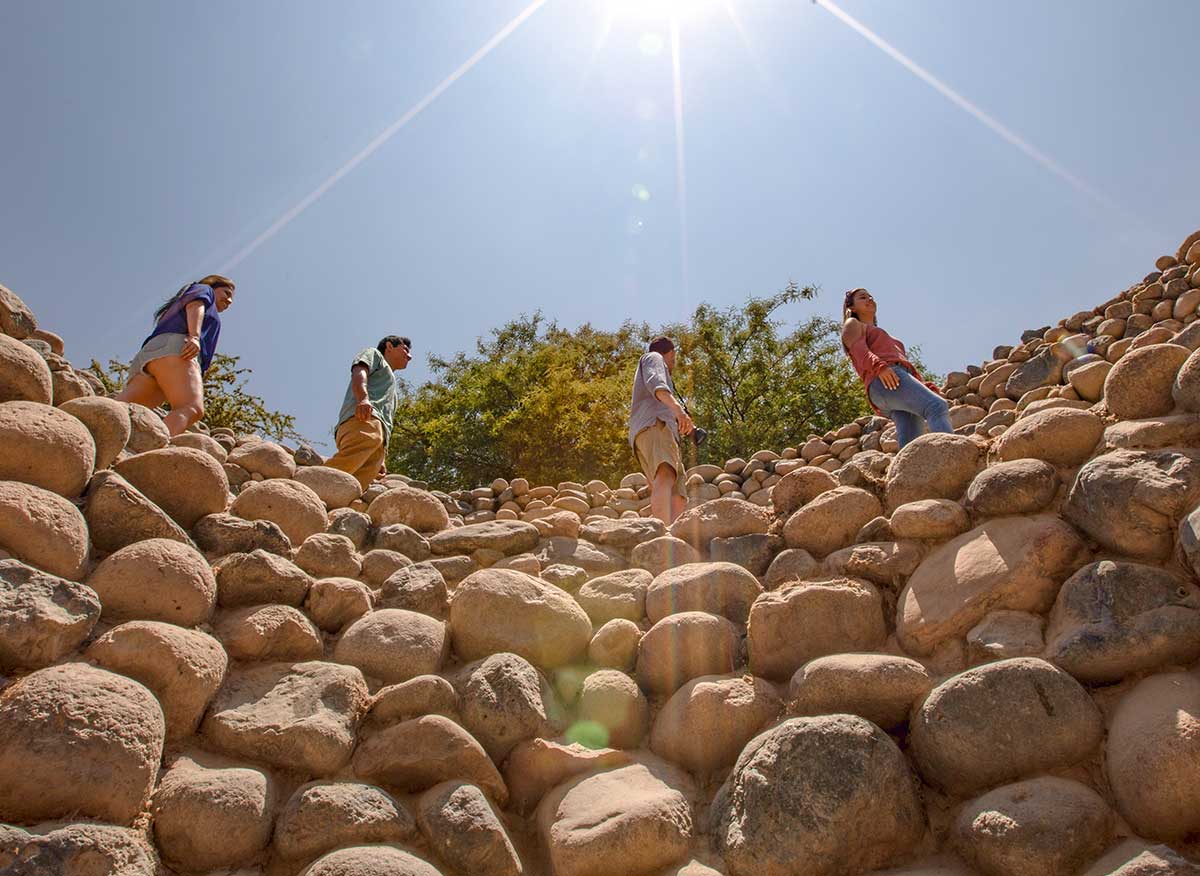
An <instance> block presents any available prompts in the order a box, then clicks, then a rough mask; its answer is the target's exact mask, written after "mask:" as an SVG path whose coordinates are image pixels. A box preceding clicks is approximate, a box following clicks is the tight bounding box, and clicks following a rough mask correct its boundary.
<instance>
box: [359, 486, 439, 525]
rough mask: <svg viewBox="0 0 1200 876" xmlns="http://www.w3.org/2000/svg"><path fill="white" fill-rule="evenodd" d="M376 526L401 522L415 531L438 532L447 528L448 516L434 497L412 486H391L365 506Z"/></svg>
mask: <svg viewBox="0 0 1200 876" xmlns="http://www.w3.org/2000/svg"><path fill="white" fill-rule="evenodd" d="M367 513H368V514H369V515H370V516H371V522H372V523H374V524H375V525H376V526H387V525H389V524H393V523H403V524H404V525H405V526H411V527H412V528H413V529H415V530H416V531H417V532H441V531H442V530H443V529H445V528H446V527H447V526H449V525H450V515H449V514H448V513H446V509H445V507H444V506H443V505H442V503H441V502H439V501H438V500H437V498H436V497H435V496H433V495H432V494H430V493H427V492H425V491H424V490H417V489H413V488H412V487H406V486H398V487H392V488H391V489H389V490H387V492H385V493H383V494H382V495H380V496H378V497H377V498H376V499H374V500H373V501H372V502H371V504H370V505H369V506H368V507H367Z"/></svg>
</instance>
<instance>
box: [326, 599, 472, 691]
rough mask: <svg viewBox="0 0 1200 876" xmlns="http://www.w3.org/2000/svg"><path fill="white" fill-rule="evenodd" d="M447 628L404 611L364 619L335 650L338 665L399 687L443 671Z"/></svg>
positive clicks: (386, 610) (371, 614) (374, 613)
mask: <svg viewBox="0 0 1200 876" xmlns="http://www.w3.org/2000/svg"><path fill="white" fill-rule="evenodd" d="M447 645H448V642H447V638H446V625H445V624H444V623H443V622H442V621H439V620H436V619H435V618H432V617H430V616H429V615H425V614H418V613H417V612H415V611H405V610H404V609H401V608H382V609H379V610H378V611H372V612H369V613H368V614H365V615H363V616H362V617H361V618H359V619H358V620H356V621H355V622H354V623H352V624H350V626H349V627H347V628H346V630H345V632H343V633H342V637H341V638H340V639H339V640H338V643H337V645H335V646H334V649H333V659H334V660H336V661H337V662H338V663H347V664H349V665H350V666H357V667H358V668H359V669H361V670H362V673H363V675H366V676H368V677H370V678H377V679H379V680H380V681H382V682H383V683H385V684H398V683H399V682H402V681H408V680H409V679H410V678H414V677H416V676H418V675H430V674H433V673H436V672H438V671H439V670H440V669H441V668H442V660H443V658H444V657H445V654H446V650H447Z"/></svg>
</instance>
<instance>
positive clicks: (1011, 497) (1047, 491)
mask: <svg viewBox="0 0 1200 876" xmlns="http://www.w3.org/2000/svg"><path fill="white" fill-rule="evenodd" d="M1060 483H1061V481H1060V480H1059V477H1058V472H1057V471H1055V469H1054V466H1052V465H1050V463H1048V462H1043V461H1042V460H1040V459H1016V460H1013V461H1012V462H1001V463H999V464H997V465H990V466H988V467H987V468H985V469H984V470H983V471H981V472H980V473H979V474H978V475H977V476H976V477H975V480H973V481H971V485H970V486H969V487H967V498H966V504H967V508H969V509H970V510H971V511H973V512H974V513H976V514H978V515H980V516H981V517H1004V516H1007V515H1010V514H1036V513H1037V512H1038V511H1041V510H1042V509H1044V508H1045V507H1046V506H1048V505H1049V504H1050V503H1051V502H1053V501H1054V496H1055V494H1056V493H1057V492H1058V487H1059V484H1060Z"/></svg>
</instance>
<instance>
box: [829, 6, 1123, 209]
mask: <svg viewBox="0 0 1200 876" xmlns="http://www.w3.org/2000/svg"><path fill="white" fill-rule="evenodd" d="M813 3H815V4H816V5H818V6H820V7H821V8H823V9H824V10H825V11H826V12H828V13H829V14H830V15H832V16H833V17H834V18H836V19H838V20H839V21H841V22H842V23H843V24H845V25H846V26H847V27H849V28H850V29H851V30H853V31H855V32H856V33H857V34H859V35H860V36H861V37H863V39H865V40H867V42H869V43H871V44H872V45H874V46H875V47H876V48H878V49H879V50H880V51H882V52H883V53H884V54H885V55H887V56H888V57H889V58H891V59H892V60H893V61H895V62H896V63H897V64H899V65H900V66H901V67H903V68H904V69H906V70H908V71H909V72H910V73H912V74H913V75H914V76H916V77H917V78H918V79H920V80H921V81H922V82H924V83H925V84H926V85H928V86H930V87H931V88H933V90H934V91H936V92H937V93H938V94H940V95H942V97H944V98H946V100H948V101H950V102H951V103H952V104H954V105H955V106H957V107H958V108H959V109H962V110H964V111H965V112H967V113H968V114H969V115H971V116H972V117H973V118H974V119H975V120H976V121H978V122H980V123H981V124H983V125H984V126H985V127H987V128H990V129H991V130H992V131H993V132H994V133H996V134H998V135H999V136H1000V137H1001V138H1002V139H1003V140H1005V141H1006V142H1008V143H1011V144H1012V145H1013V146H1016V147H1017V148H1018V149H1020V150H1021V151H1022V152H1024V153H1025V154H1026V155H1028V156H1029V157H1030V158H1032V159H1033V160H1034V161H1036V162H1037V163H1038V164H1040V165H1041V166H1042V167H1043V168H1045V169H1046V170H1048V171H1050V172H1051V173H1053V174H1054V175H1055V176H1057V177H1058V178H1059V179H1062V180H1063V181H1064V182H1066V183H1067V184H1068V185H1070V186H1071V187H1072V188H1074V189H1075V190H1076V191H1079V192H1081V193H1082V194H1084V195H1086V196H1087V197H1089V198H1091V199H1092V200H1093V201H1095V202H1096V203H1098V204H1101V205H1103V206H1105V207H1107V208H1108V209H1110V210H1113V211H1114V212H1117V213H1120V214H1121V215H1123V216H1126V217H1128V218H1131V219H1134V220H1136V221H1137V222H1138V223H1140V224H1143V225H1144V224H1146V223H1145V222H1144V220H1142V219H1141V218H1140V217H1138V216H1136V215H1134V214H1133V213H1131V212H1130V211H1128V210H1126V209H1125V208H1124V207H1122V206H1121V205H1120V204H1118V203H1117V202H1116V201H1114V200H1113V199H1112V198H1110V197H1109V196H1108V195H1106V194H1104V193H1103V192H1102V191H1100V190H1099V189H1097V188H1095V187H1094V186H1092V185H1091V184H1089V183H1088V182H1087V181H1086V180H1084V179H1082V178H1081V177H1079V176H1078V175H1077V174H1074V173H1072V172H1071V171H1070V170H1068V169H1067V168H1065V167H1063V166H1062V165H1061V164H1059V163H1058V162H1057V161H1055V160H1054V159H1053V158H1051V157H1050V156H1049V155H1047V154H1046V153H1045V152H1042V151H1041V150H1040V149H1038V148H1037V147H1036V146H1034V145H1033V144H1032V143H1030V142H1029V141H1028V140H1026V139H1024V138H1023V137H1021V136H1020V135H1019V134H1017V133H1016V132H1015V131H1013V130H1012V129H1011V128H1009V127H1008V126H1006V125H1004V124H1003V123H1001V122H1000V121H999V120H998V119H996V118H995V117H993V116H991V115H989V114H988V113H986V112H984V111H983V110H982V109H980V108H979V107H978V106H976V105H975V104H974V103H972V102H971V101H969V100H968V99H967V98H965V97H963V96H962V95H961V94H959V93H958V92H957V91H955V90H954V89H953V88H951V87H950V86H949V85H947V84H946V83H945V82H942V80H940V79H938V78H937V77H936V76H934V75H933V74H932V73H930V72H929V71H928V70H926V69H925V68H924V67H922V66H921V65H920V64H918V63H917V62H916V61H914V60H913V59H912V58H910V57H908V56H907V55H905V54H904V53H903V52H901V51H900V50H899V49H897V48H896V47H895V46H893V45H892V44H891V43H889V42H887V40H885V39H883V37H881V36H879V35H878V34H877V33H875V32H874V31H872V30H871V29H870V28H868V27H867V26H866V25H865V24H863V23H862V22H861V21H859V20H858V19H857V18H855V17H854V16H852V15H850V14H849V13H848V12H846V11H844V10H843V9H842V8H841V7H839V6H838V5H837V4H836V3H834V2H833V0H813Z"/></svg>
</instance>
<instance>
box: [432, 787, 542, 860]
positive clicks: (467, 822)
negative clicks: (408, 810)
mask: <svg viewBox="0 0 1200 876" xmlns="http://www.w3.org/2000/svg"><path fill="white" fill-rule="evenodd" d="M417 824H418V826H419V827H420V828H421V833H422V834H423V835H424V836H425V839H426V841H427V842H428V843H429V845H430V847H431V848H432V849H433V850H434V851H435V852H436V853H437V856H438V857H439V858H440V859H441V860H443V861H445V862H446V863H448V864H449V865H450V866H451V867H453V868H456V869H457V870H458V871H460V872H462V873H471V874H478V876H521V874H522V873H523V872H524V871H523V868H522V867H521V859H520V858H519V857H518V856H517V850H516V849H515V848H513V844H512V841H511V840H510V839H509V838H508V833H507V831H505V829H504V823H503V822H502V821H501V819H500V816H499V814H498V813H497V812H496V810H495V809H493V808H492V804H491V803H490V802H489V801H488V799H487V797H485V796H484V794H483V792H482V791H480V790H479V789H478V788H476V787H475V786H474V785H471V784H468V783H466V782H460V781H450V782H443V783H442V784H440V785H435V786H434V787H432V788H430V789H429V790H428V791H426V792H425V793H424V794H422V795H421V799H420V801H419V802H418V803H417Z"/></svg>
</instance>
